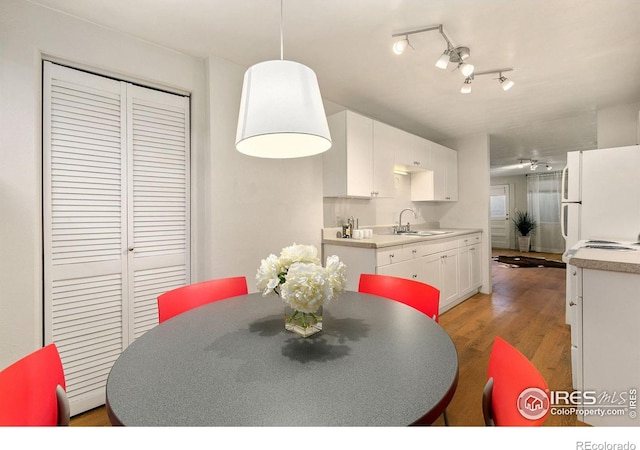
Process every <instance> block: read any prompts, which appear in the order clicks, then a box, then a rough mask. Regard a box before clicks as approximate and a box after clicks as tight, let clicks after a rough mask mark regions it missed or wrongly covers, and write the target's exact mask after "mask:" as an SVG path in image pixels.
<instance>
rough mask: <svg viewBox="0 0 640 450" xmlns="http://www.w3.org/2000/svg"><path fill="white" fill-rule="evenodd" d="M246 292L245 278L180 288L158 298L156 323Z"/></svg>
mask: <svg viewBox="0 0 640 450" xmlns="http://www.w3.org/2000/svg"><path fill="white" fill-rule="evenodd" d="M248 292H249V291H248V289H247V279H246V277H231V278H220V279H217V280H209V281H203V282H201V283H194V284H189V285H187V286H182V287H179V288H177V289H173V290H171V291H168V292H165V293H164V294H161V295H159V296H158V322H159V323H162V322H164V321H165V320H168V319H170V318H172V317H173V316H176V315H178V314H182V313H183V312H186V311H189V310H191V309H193V308H197V307H198V306H202V305H206V304H207V303H212V302H216V301H218V300H224V299H226V298H229V297H235V296H237V295H244V294H247V293H248Z"/></svg>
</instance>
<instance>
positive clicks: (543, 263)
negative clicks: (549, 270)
mask: <svg viewBox="0 0 640 450" xmlns="http://www.w3.org/2000/svg"><path fill="white" fill-rule="evenodd" d="M493 260H494V261H498V262H500V263H503V264H506V265H508V266H511V267H556V268H558V269H564V268H566V266H567V265H566V264H565V263H563V262H562V261H554V260H552V259H546V258H532V257H530V256H494V257H493Z"/></svg>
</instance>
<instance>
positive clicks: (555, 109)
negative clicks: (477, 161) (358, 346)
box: [31, 0, 640, 175]
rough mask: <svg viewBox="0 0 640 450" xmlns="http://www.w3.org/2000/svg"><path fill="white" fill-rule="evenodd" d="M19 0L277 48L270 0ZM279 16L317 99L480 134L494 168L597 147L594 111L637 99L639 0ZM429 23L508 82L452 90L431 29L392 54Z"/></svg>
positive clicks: (161, 40) (173, 40)
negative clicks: (403, 38)
mask: <svg viewBox="0 0 640 450" xmlns="http://www.w3.org/2000/svg"><path fill="white" fill-rule="evenodd" d="M31 1H32V2H33V3H37V4H41V5H44V6H47V7H50V8H53V9H57V10H60V11H63V12H66V13H68V14H71V15H74V16H78V17H81V18H84V19H86V20H88V21H91V22H94V23H96V24H100V25H103V26H106V27H108V28H111V29H115V30H119V31H122V32H124V33H127V34H129V35H133V36H136V37H139V38H142V39H145V40H147V41H151V42H154V43H157V44H159V45H161V46H164V47H168V48H171V49H175V50H178V51H181V52H184V53H187V54H190V55H194V56H196V57H201V58H206V57H208V56H210V55H214V56H217V57H221V58H224V59H226V60H229V61H232V62H235V63H237V64H240V65H242V66H246V67H249V66H251V65H253V64H255V63H258V62H261V61H265V60H271V59H279V58H280V1H279V0H233V1H230V0H188V1H187V0H83V1H77V0H31ZM283 17H284V19H283V30H284V58H285V59H289V60H294V61H298V62H301V63H303V64H306V65H308V66H309V67H311V68H312V69H313V70H314V71H315V72H316V74H317V76H318V81H319V84H320V90H321V92H322V95H323V97H324V98H325V100H329V101H331V102H334V103H337V104H339V105H343V106H345V107H348V108H349V109H351V110H354V111H357V112H359V113H361V114H364V115H367V116H370V117H372V118H374V119H377V120H380V121H383V122H386V123H388V124H390V125H393V126H396V127H398V128H402V129H404V130H406V131H409V132H412V133H414V134H417V135H420V136H423V137H425V138H427V139H431V140H433V141H437V142H442V141H446V140H448V139H452V138H457V137H463V136H468V135H474V134H478V133H487V134H490V135H491V166H492V173H494V174H501V175H511V174H515V173H517V172H518V170H514V167H513V166H514V165H515V164H516V163H517V160H518V159H520V158H530V159H537V160H540V161H543V162H547V163H550V164H552V165H553V166H555V167H554V169H555V168H561V167H562V166H563V165H564V161H565V157H566V155H565V154H566V152H567V151H572V150H583V149H591V148H596V147H597V141H596V111H597V109H599V108H603V107H607V106H614V105H622V104H630V103H635V102H639V101H640V78H639V75H638V74H640V53H638V47H639V44H640V26H639V25H638V18H639V17H640V0H607V1H605V0H467V1H462V0H284V8H283ZM438 24H442V25H443V27H444V32H445V34H446V35H447V36H448V38H449V39H450V40H451V41H452V43H453V44H454V45H464V46H467V47H469V48H470V50H471V52H470V53H471V56H470V57H469V59H468V62H470V63H472V64H474V65H475V67H476V71H487V70H494V69H503V68H513V71H511V72H507V73H505V74H504V75H505V76H507V77H509V78H510V79H512V80H513V81H514V82H515V86H514V87H513V88H512V89H511V90H509V91H507V92H503V91H502V89H500V86H499V84H498V82H497V81H496V80H495V78H497V76H494V75H486V76H478V77H476V78H475V80H474V82H473V84H472V92H471V94H466V95H463V94H460V93H459V89H460V86H461V84H462V82H463V81H464V77H463V76H462V75H461V74H460V73H459V72H458V71H453V70H452V65H450V67H449V69H447V70H441V69H438V68H436V67H435V66H434V64H435V61H436V60H437V59H438V57H439V56H440V55H441V54H442V52H443V51H444V50H445V48H446V44H445V41H444V39H443V38H442V37H441V36H440V34H439V33H438V32H437V31H432V32H425V33H419V34H415V35H412V36H411V37H410V42H411V45H412V46H413V49H407V51H406V52H405V53H404V54H403V55H402V56H397V55H395V54H393V53H392V51H391V45H392V43H393V41H394V39H392V37H391V34H393V33H396V32H399V31H407V30H412V29H417V28H424V27H427V26H431V25H438ZM502 166H511V167H509V168H503V169H499V167H502ZM539 170H540V169H539ZM527 171H528V169H527V168H525V169H524V172H523V171H522V170H520V172H521V173H526V172H527Z"/></svg>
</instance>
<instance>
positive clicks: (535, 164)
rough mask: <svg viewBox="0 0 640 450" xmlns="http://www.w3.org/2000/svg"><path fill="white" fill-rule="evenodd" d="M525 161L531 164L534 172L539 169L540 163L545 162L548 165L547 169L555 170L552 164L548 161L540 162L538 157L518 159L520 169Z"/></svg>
mask: <svg viewBox="0 0 640 450" xmlns="http://www.w3.org/2000/svg"><path fill="white" fill-rule="evenodd" d="M525 163H527V164H529V170H530V171H532V172H535V171H536V170H538V166H539V165H540V164H544V166H545V167H546V169H547V171H551V170H553V167H552V166H551V164H549V163H546V162H540V161H538V160H537V159H520V160H518V169H523V168H524V164H525Z"/></svg>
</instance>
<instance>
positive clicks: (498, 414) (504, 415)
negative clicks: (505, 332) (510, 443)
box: [482, 337, 549, 426]
mask: <svg viewBox="0 0 640 450" xmlns="http://www.w3.org/2000/svg"><path fill="white" fill-rule="evenodd" d="M548 392H549V390H548V387H547V383H546V381H545V380H544V378H543V377H542V375H541V374H540V372H538V369H536V367H535V366H534V365H533V364H532V363H531V361H529V360H528V359H527V358H526V357H525V356H524V355H523V354H522V353H520V352H519V351H518V350H517V349H516V348H515V347H513V346H512V345H511V344H509V343H508V342H507V341H505V340H504V339H502V338H500V337H496V339H495V340H494V342H493V347H492V348H491V355H490V356H489V370H488V374H487V384H486V385H485V388H484V391H483V393H482V414H483V416H484V422H485V425H488V426H493V425H496V426H536V425H542V424H543V423H544V421H545V420H547V417H548V415H549V398H548V395H547V394H548Z"/></svg>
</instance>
